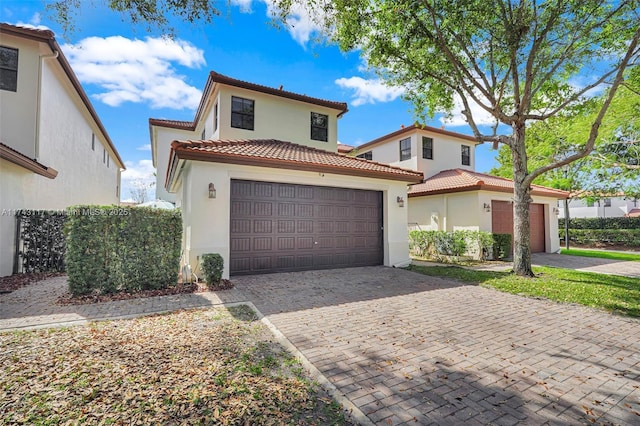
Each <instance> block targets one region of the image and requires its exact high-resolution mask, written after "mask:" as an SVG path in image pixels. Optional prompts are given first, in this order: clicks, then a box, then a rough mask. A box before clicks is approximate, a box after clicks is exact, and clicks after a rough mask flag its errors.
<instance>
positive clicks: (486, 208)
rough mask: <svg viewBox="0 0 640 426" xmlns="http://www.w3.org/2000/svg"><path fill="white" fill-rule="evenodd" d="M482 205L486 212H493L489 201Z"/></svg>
mask: <svg viewBox="0 0 640 426" xmlns="http://www.w3.org/2000/svg"><path fill="white" fill-rule="evenodd" d="M482 207H483V208H484V211H485V212H487V213H489V212H491V204H489V203H484V204H483V205H482Z"/></svg>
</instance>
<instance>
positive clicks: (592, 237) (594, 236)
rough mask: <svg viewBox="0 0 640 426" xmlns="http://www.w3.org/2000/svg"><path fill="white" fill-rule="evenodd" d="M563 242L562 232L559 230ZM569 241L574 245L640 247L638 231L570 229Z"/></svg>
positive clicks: (639, 231) (639, 230)
mask: <svg viewBox="0 0 640 426" xmlns="http://www.w3.org/2000/svg"><path fill="white" fill-rule="evenodd" d="M560 238H561V239H562V240H564V230H560ZM569 241H571V242H572V243H574V244H580V245H590V244H598V243H602V244H612V245H624V246H628V247H640V229H570V230H569Z"/></svg>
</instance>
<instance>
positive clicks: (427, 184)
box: [409, 169, 569, 198]
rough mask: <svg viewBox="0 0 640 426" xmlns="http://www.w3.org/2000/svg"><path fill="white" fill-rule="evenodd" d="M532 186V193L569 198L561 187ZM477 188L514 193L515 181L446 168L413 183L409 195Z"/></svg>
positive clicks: (435, 193)
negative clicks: (420, 181) (417, 182)
mask: <svg viewBox="0 0 640 426" xmlns="http://www.w3.org/2000/svg"><path fill="white" fill-rule="evenodd" d="M531 188H532V191H531V194H532V195H540V196H544V197H554V198H569V193H568V192H566V191H561V190H559V189H553V188H547V187H545V186H540V185H531ZM477 190H482V191H496V192H508V193H512V192H513V181H512V180H511V179H505V178H501V177H496V176H491V175H487V174H484V173H478V172H472V171H469V170H463V169H452V170H444V171H442V172H440V173H438V174H436V175H434V176H432V177H430V178H429V179H427V180H425V181H424V182H423V183H419V184H417V185H412V186H411V188H410V189H409V197H420V196H424V195H437V194H448V193H453V192H463V191H477Z"/></svg>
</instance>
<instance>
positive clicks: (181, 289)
mask: <svg viewBox="0 0 640 426" xmlns="http://www.w3.org/2000/svg"><path fill="white" fill-rule="evenodd" d="M231 288H233V283H232V282H231V281H229V280H221V282H220V284H218V285H217V286H216V287H215V288H213V289H209V287H207V284H206V283H202V282H198V283H178V284H177V285H175V286H171V287H167V288H163V289H158V290H142V291H136V292H133V293H127V292H120V293H112V294H87V295H83V296H72V295H70V294H65V295H64V296H61V297H60V298H59V299H58V300H57V302H56V304H58V305H85V304H90V303H101V302H111V301H114V300H130V299H140V298H143V297H156V296H172V295H175V294H186V293H204V292H207V291H212V290H213V291H218V290H229V289H231Z"/></svg>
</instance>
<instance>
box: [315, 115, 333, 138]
mask: <svg viewBox="0 0 640 426" xmlns="http://www.w3.org/2000/svg"><path fill="white" fill-rule="evenodd" d="M311 139H312V140H314V141H322V142H327V140H328V139H329V116H328V115H326V114H319V113H317V112H312V113H311Z"/></svg>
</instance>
